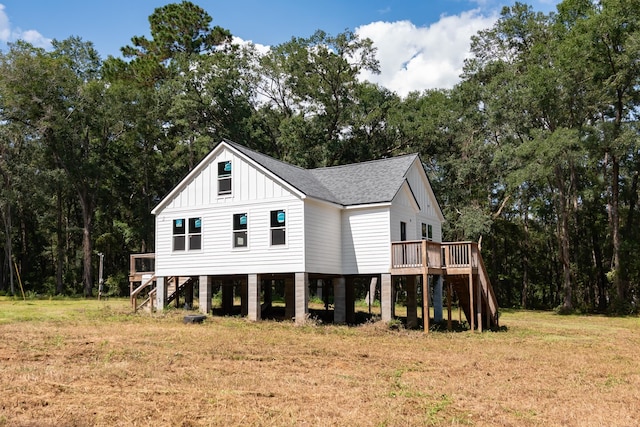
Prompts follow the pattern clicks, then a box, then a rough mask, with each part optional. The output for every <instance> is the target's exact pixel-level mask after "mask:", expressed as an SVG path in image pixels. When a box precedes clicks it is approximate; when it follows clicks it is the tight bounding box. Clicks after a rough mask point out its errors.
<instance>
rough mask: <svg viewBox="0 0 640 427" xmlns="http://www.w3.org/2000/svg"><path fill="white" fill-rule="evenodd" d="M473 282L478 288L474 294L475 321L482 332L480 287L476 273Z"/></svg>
mask: <svg viewBox="0 0 640 427" xmlns="http://www.w3.org/2000/svg"><path fill="white" fill-rule="evenodd" d="M474 276H475V282H476V284H477V286H476V288H477V289H478V291H477V295H476V316H477V320H476V323H477V324H478V331H479V332H482V294H481V292H482V290H481V289H480V280H479V277H478V275H477V274H474Z"/></svg>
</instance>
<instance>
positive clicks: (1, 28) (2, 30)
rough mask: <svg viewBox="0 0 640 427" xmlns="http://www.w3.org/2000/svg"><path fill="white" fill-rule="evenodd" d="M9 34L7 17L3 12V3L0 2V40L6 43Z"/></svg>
mask: <svg viewBox="0 0 640 427" xmlns="http://www.w3.org/2000/svg"><path fill="white" fill-rule="evenodd" d="M10 35H11V27H10V24H9V17H8V16H7V14H6V13H5V12H4V5H3V4H0V42H4V43H6V42H7V41H9V36H10Z"/></svg>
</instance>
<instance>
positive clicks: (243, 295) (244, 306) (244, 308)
mask: <svg viewBox="0 0 640 427" xmlns="http://www.w3.org/2000/svg"><path fill="white" fill-rule="evenodd" d="M247 296H248V294H247V278H246V277H243V278H242V279H240V315H241V316H247V314H248V312H249V311H248V310H249V308H248V302H247Z"/></svg>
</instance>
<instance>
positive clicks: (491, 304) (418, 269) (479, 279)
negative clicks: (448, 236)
mask: <svg viewBox="0 0 640 427" xmlns="http://www.w3.org/2000/svg"><path fill="white" fill-rule="evenodd" d="M430 274H432V275H439V276H440V275H441V276H443V278H444V280H445V283H446V285H447V305H448V307H447V308H448V319H447V320H448V323H449V328H450V327H451V294H452V292H455V293H456V295H457V296H458V300H459V302H460V306H461V308H462V309H463V311H464V313H465V316H466V317H467V320H468V322H469V325H470V327H471V329H472V330H474V329H478V330H482V328H483V327H485V328H497V327H498V326H499V324H498V302H497V300H496V296H495V293H494V291H493V287H492V286H491V281H490V280H489V275H488V274H487V271H486V268H485V265H484V260H483V259H482V254H481V253H480V250H479V248H478V244H477V243H474V242H443V243H437V242H430V241H426V240H415V241H404V242H393V243H391V275H392V276H410V275H422V276H423V283H426V277H427V276H428V275H430ZM427 292H428V289H427V288H426V287H425V288H424V295H428V293H427ZM427 328H428V325H427V324H426V322H425V330H426V329H427Z"/></svg>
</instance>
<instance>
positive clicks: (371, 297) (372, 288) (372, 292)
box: [366, 276, 378, 314]
mask: <svg viewBox="0 0 640 427" xmlns="http://www.w3.org/2000/svg"><path fill="white" fill-rule="evenodd" d="M377 287H378V277H375V276H374V277H372V278H371V281H370V282H369V292H367V297H366V299H367V304H368V305H369V314H371V307H372V306H373V303H374V301H375V300H376V288H377Z"/></svg>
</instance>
